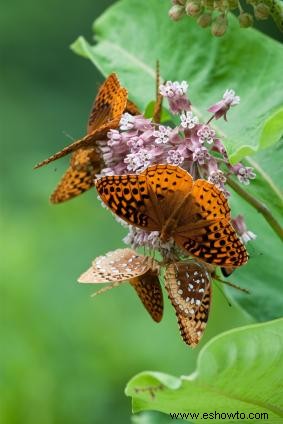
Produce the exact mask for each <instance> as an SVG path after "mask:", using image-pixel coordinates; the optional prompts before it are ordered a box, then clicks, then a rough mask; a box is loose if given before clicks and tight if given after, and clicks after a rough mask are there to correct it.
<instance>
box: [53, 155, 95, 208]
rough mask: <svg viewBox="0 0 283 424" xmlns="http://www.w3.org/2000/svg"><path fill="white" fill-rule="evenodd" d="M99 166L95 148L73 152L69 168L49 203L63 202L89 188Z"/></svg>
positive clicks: (92, 183) (93, 183)
mask: <svg viewBox="0 0 283 424" xmlns="http://www.w3.org/2000/svg"><path fill="white" fill-rule="evenodd" d="M100 167H101V161H100V155H99V153H98V152H97V151H96V150H95V149H93V148H90V149H86V150H84V149H80V150H78V151H76V152H74V153H73V155H72V158H71V164H70V166H69V168H68V169H67V171H66V172H65V174H64V176H63V177H62V179H61V181H60V182H59V184H58V186H57V187H56V189H55V190H54V192H53V193H52V195H51V197H50V201H51V203H53V204H58V203H62V202H65V201H67V200H70V199H73V198H74V197H76V196H79V195H80V194H82V193H84V192H85V191H87V190H89V189H90V188H91V187H93V186H94V185H95V182H94V178H95V175H96V173H98V172H99V171H100Z"/></svg>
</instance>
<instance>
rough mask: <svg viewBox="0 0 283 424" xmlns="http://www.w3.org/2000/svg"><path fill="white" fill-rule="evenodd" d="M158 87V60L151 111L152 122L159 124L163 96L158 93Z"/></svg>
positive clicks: (157, 62)
mask: <svg viewBox="0 0 283 424" xmlns="http://www.w3.org/2000/svg"><path fill="white" fill-rule="evenodd" d="M159 85H160V67H159V60H157V61H156V87H155V90H156V91H155V98H156V100H155V105H154V109H153V117H152V118H153V122H156V123H157V124H160V121H161V111H162V101H163V96H162V95H161V94H160V92H159Z"/></svg>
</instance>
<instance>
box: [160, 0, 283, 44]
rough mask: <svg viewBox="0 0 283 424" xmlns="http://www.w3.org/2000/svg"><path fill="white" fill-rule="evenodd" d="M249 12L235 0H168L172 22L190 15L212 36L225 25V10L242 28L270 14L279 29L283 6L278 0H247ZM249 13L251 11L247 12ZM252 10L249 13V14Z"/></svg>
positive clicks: (222, 29)
mask: <svg viewBox="0 0 283 424" xmlns="http://www.w3.org/2000/svg"><path fill="white" fill-rule="evenodd" d="M246 3H248V4H249V5H250V7H249V11H248V12H247V11H245V10H243V6H242V3H241V4H240V3H239V1H238V0H172V7H171V8H170V10H169V12H168V14H169V16H170V18H171V19H172V20H174V21H178V20H180V19H181V18H182V17H183V16H185V15H187V16H192V17H193V18H195V19H196V21H197V23H198V25H199V26H200V27H202V28H206V27H209V26H211V32H212V35H215V36H222V35H224V34H225V32H226V30H227V28H228V13H229V12H232V11H233V14H236V15H237V18H238V21H239V24H240V26H241V27H242V28H248V27H251V26H253V22H254V18H255V19H257V20H265V19H268V18H269V16H271V17H272V18H273V20H274V22H275V23H276V25H277V26H278V27H279V29H281V31H282V30H283V27H282V13H283V6H282V4H281V3H282V2H281V1H280V0H274V1H273V3H272V4H271V3H270V1H269V0H247V1H246ZM250 12H251V13H250ZM252 12H253V14H252Z"/></svg>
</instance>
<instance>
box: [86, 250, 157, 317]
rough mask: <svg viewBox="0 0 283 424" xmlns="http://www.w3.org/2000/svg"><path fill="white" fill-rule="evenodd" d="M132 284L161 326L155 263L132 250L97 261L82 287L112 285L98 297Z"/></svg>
mask: <svg viewBox="0 0 283 424" xmlns="http://www.w3.org/2000/svg"><path fill="white" fill-rule="evenodd" d="M125 281H129V282H130V284H131V286H132V287H133V288H134V289H135V291H136V293H137V294H138V296H139V298H140V300H141V301H142V303H143V305H144V307H145V308H146V310H147V311H148V312H149V314H150V315H151V317H152V318H153V319H154V320H155V321H156V322H159V321H160V320H161V318H162V314H163V296H162V290H161V286H160V282H159V279H158V267H157V264H156V262H155V261H149V260H148V258H147V257H145V256H142V255H137V253H136V252H135V251H133V250H132V249H117V250H115V251H112V252H109V253H107V254H106V255H105V256H99V257H98V258H96V259H95V260H94V261H93V263H92V266H91V267H90V268H89V269H88V270H87V271H86V272H85V273H83V274H82V275H81V276H80V277H79V279H78V282H79V283H89V284H96V283H111V284H110V285H109V286H107V287H106V288H103V289H101V290H98V291H97V292H95V295H97V294H101V293H103V292H105V291H106V290H109V289H111V288H113V287H116V286H118V285H120V284H121V283H123V282H125Z"/></svg>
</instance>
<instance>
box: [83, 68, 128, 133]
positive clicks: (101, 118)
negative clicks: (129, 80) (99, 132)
mask: <svg viewBox="0 0 283 424" xmlns="http://www.w3.org/2000/svg"><path fill="white" fill-rule="evenodd" d="M120 89H121V86H120V82H119V80H118V77H117V75H116V74H115V73H113V74H111V75H109V76H108V78H106V80H105V81H104V83H103V84H102V85H101V87H100V89H99V91H98V94H97V96H96V98H95V101H94V104H93V106H92V110H91V113H90V116H89V120H88V125H87V132H88V134H89V133H91V132H92V131H94V130H95V129H97V128H98V127H100V126H101V125H103V124H105V123H106V122H107V121H110V120H112V119H113V102H114V101H115V100H116V98H119V95H120Z"/></svg>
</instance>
